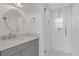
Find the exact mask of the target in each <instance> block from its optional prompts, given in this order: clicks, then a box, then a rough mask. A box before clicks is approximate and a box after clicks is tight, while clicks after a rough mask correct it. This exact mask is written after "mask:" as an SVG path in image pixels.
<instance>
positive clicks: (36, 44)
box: [32, 40, 39, 56]
mask: <svg viewBox="0 0 79 59" xmlns="http://www.w3.org/2000/svg"><path fill="white" fill-rule="evenodd" d="M32 47H33V48H32V49H33V50H32V51H33V56H38V55H39V40H34V41H33V45H32Z"/></svg>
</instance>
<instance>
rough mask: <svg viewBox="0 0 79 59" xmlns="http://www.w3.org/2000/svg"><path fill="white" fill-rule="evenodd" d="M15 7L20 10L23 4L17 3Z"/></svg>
mask: <svg viewBox="0 0 79 59" xmlns="http://www.w3.org/2000/svg"><path fill="white" fill-rule="evenodd" d="M15 6H16V7H19V8H22V7H23V5H22V4H21V3H15Z"/></svg>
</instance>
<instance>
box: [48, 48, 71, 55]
mask: <svg viewBox="0 0 79 59" xmlns="http://www.w3.org/2000/svg"><path fill="white" fill-rule="evenodd" d="M71 55H72V54H71V53H66V52H63V51H60V50H56V49H51V50H50V52H49V53H48V56H71Z"/></svg>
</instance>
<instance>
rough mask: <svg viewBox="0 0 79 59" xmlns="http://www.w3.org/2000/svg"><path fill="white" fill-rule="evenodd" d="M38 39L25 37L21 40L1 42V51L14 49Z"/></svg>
mask: <svg viewBox="0 0 79 59" xmlns="http://www.w3.org/2000/svg"><path fill="white" fill-rule="evenodd" d="M35 39H38V37H36V36H25V37H20V38H14V39H11V40H10V39H8V40H0V51H3V50H5V49H8V48H10V47H14V46H16V45H19V44H22V43H25V42H28V41H31V40H35Z"/></svg>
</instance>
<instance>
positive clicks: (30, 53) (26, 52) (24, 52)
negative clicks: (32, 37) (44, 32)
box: [21, 46, 33, 56]
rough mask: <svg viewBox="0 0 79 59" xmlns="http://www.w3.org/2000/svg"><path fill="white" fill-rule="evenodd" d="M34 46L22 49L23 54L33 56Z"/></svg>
mask: <svg viewBox="0 0 79 59" xmlns="http://www.w3.org/2000/svg"><path fill="white" fill-rule="evenodd" d="M32 50H33V49H32V46H29V47H27V48H25V49H23V50H22V51H21V56H33V51H32Z"/></svg>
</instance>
